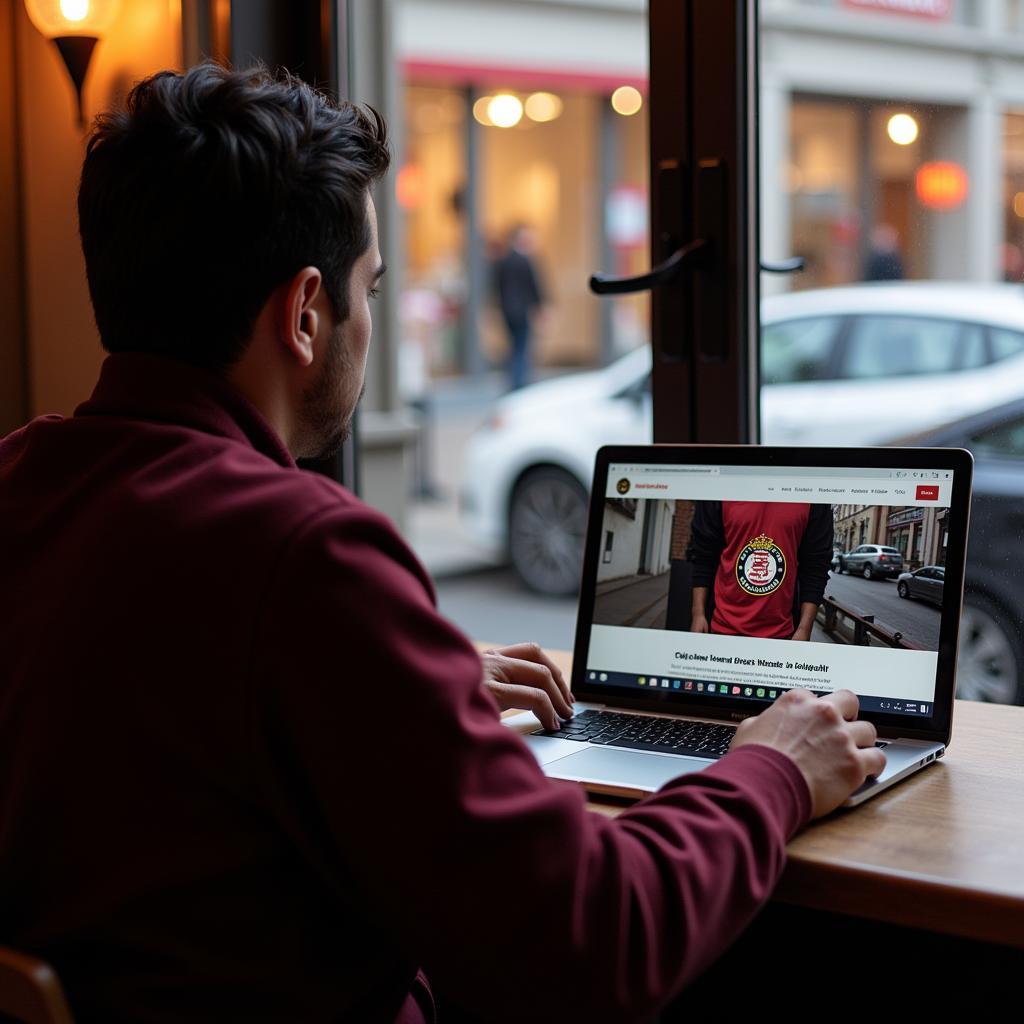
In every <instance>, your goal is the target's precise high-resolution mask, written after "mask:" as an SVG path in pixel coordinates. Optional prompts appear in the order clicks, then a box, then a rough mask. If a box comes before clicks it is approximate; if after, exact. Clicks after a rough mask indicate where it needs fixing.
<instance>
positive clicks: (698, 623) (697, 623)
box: [690, 615, 711, 633]
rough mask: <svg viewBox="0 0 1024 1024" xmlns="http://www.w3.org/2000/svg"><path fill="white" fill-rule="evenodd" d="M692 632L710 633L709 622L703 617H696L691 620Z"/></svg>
mask: <svg viewBox="0 0 1024 1024" xmlns="http://www.w3.org/2000/svg"><path fill="white" fill-rule="evenodd" d="M690 632H691V633H710V632H711V630H710V628H709V627H708V620H707V619H706V618H704V616H703V615H694V616H693V618H692V619H691V620H690Z"/></svg>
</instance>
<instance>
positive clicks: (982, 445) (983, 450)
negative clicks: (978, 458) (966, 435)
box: [971, 419, 1024, 458]
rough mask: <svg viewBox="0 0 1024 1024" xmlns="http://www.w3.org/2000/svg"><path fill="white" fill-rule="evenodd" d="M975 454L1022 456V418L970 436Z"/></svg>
mask: <svg viewBox="0 0 1024 1024" xmlns="http://www.w3.org/2000/svg"><path fill="white" fill-rule="evenodd" d="M971 450H972V451H973V452H974V454H975V455H995V456H1004V457H1005V456H1011V457H1015V458H1022V457H1024V419H1014V420H1010V421H1009V422H1007V423H1001V424H1000V425H999V426H997V427H992V428H991V429H989V430H984V431H981V432H979V433H977V434H974V435H973V436H972V437H971Z"/></svg>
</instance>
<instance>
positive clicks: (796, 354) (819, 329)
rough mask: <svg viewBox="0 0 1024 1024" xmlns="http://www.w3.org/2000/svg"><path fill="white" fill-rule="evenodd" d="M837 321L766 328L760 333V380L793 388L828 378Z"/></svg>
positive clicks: (794, 322) (797, 322)
mask: <svg viewBox="0 0 1024 1024" xmlns="http://www.w3.org/2000/svg"><path fill="white" fill-rule="evenodd" d="M838 323H839V321H838V318H836V317H821V318H810V317H809V318H807V319H805V320H789V321H784V322H782V323H778V324H767V325H766V326H765V327H764V329H763V330H762V333H761V380H762V382H763V383H765V384H793V383H796V382H798V381H810V380H822V379H824V378H826V377H828V376H829V370H830V365H831V360H832V355H833V346H834V343H835V336H836V329H837V326H838Z"/></svg>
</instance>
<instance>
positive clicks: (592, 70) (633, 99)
mask: <svg viewBox="0 0 1024 1024" xmlns="http://www.w3.org/2000/svg"><path fill="white" fill-rule="evenodd" d="M399 13H400V20H399V23H398V31H397V39H398V44H399V48H400V54H399V56H400V70H401V74H402V77H403V88H404V95H405V117H406V125H405V145H404V150H403V156H402V166H401V168H400V170H399V175H398V197H399V201H400V203H401V205H402V207H403V209H404V212H405V236H406V243H405V244H406V253H407V257H406V281H405V289H406V296H405V302H404V307H405V308H404V310H403V314H404V318H405V319H406V321H407V323H408V325H409V329H408V330H407V331H406V337H407V338H411V339H413V344H415V345H419V346H420V348H421V349H422V351H421V352H420V353H418V354H416V355H414V356H412V357H409V356H408V355H407V357H406V364H407V365H412V366H415V364H416V362H417V361H419V362H421V363H422V362H425V363H426V364H427V365H428V366H429V368H430V370H431V372H432V373H433V375H435V376H436V375H439V374H445V373H453V372H465V371H470V372H472V371H480V370H483V369H486V368H488V367H492V366H497V365H500V364H501V363H502V361H503V359H504V357H505V353H506V351H507V344H508V342H507V338H506V332H505V329H504V325H503V322H502V321H501V318H500V317H499V316H498V314H497V311H496V308H495V303H494V301H493V299H494V295H493V288H492V282H491V277H492V273H491V271H492V267H493V265H494V262H495V260H496V259H498V258H500V256H501V254H502V253H503V252H504V251H505V249H506V247H507V245H508V239H509V235H510V232H511V231H512V229H513V228H514V227H516V226H517V225H527V226H529V227H530V228H531V229H532V232H533V234H534V235H535V238H536V253H535V256H534V259H535V264H536V270H537V274H538V277H539V278H540V280H541V284H542V290H543V292H544V294H545V298H546V299H547V303H546V309H545V312H544V315H543V316H542V318H541V320H540V322H539V324H538V330H537V336H536V338H535V341H534V347H535V351H534V353H533V359H534V362H536V363H537V364H539V365H542V366H592V365H597V364H600V363H602V362H607V361H608V360H610V359H611V358H614V357H615V356H617V355H619V354H622V353H623V352H625V351H628V350H629V349H630V348H633V347H635V346H636V345H638V344H640V343H642V342H644V341H646V339H647V337H648V332H649V319H648V309H647V302H646V299H636V298H629V299H622V300H616V301H614V302H610V301H609V302H607V303H598V302H596V301H595V300H594V299H593V297H592V296H591V295H590V293H589V291H588V289H587V280H588V278H589V276H590V274H591V273H593V272H594V271H595V270H598V269H603V270H606V271H612V272H619V273H628V272H634V271H637V270H640V269H642V268H643V267H645V265H646V263H647V260H648V248H649V243H648V233H647V220H648V214H647V209H648V197H647V178H648V175H647V148H648V147H647V130H646V128H647V111H646V107H645V96H644V93H645V90H646V40H645V39H644V34H643V32H644V19H643V5H642V4H640V3H623V4H618V5H615V4H611V5H563V4H551V5H536V4H518V3H513V2H510V3H495V4H490V5H487V10H486V12H481V11H480V9H479V8H469V7H467V6H466V5H464V4H458V3H430V4H427V3H421V2H416V0H407V2H406V3H404V4H402V5H401V6H400V8H399ZM541 39H543V43H540V42H539V40H541ZM570 40H572V42H571V44H570Z"/></svg>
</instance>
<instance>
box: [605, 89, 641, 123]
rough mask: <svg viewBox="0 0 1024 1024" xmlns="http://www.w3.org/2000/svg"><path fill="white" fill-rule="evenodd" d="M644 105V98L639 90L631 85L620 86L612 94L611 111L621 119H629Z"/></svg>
mask: <svg viewBox="0 0 1024 1024" xmlns="http://www.w3.org/2000/svg"><path fill="white" fill-rule="evenodd" d="M643 105H644V98H643V96H641V95H640V90H639V89H634V88H633V86H631V85H620V86H619V87H618V89H616V90H615V92H613V93H612V110H614V111H615V113H616V114H622V116H623V117H630V116H631V115H632V114H635V113H636V112H637V111H638V110H639V109H640V108H641V107H642V106H643Z"/></svg>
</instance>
